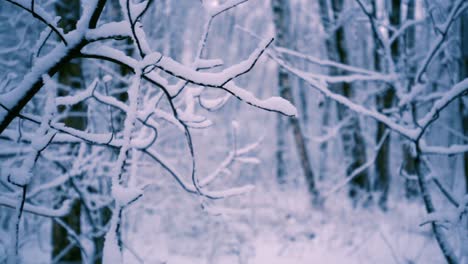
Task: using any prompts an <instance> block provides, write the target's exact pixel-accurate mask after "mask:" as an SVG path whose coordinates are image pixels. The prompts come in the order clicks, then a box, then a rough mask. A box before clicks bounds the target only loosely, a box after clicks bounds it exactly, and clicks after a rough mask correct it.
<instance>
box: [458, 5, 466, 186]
mask: <svg viewBox="0 0 468 264" xmlns="http://www.w3.org/2000/svg"><path fill="white" fill-rule="evenodd" d="M460 20H461V21H460V25H461V27H460V29H461V51H462V52H461V54H462V61H461V67H460V81H461V80H463V79H465V78H468V11H466V10H465V12H464V13H463V14H462V15H461V18H460ZM460 113H461V119H462V120H461V121H462V129H463V135H468V100H466V99H465V100H463V97H462V98H460ZM463 170H464V173H465V186H466V192H467V193H468V153H467V152H465V153H464V154H463Z"/></svg>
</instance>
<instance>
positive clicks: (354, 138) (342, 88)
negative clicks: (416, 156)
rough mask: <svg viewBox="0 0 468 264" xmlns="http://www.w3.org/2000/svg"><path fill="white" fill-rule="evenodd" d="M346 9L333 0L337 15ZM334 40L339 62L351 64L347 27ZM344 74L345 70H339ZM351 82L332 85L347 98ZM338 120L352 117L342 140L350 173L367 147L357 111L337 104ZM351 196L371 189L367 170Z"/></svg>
mask: <svg viewBox="0 0 468 264" xmlns="http://www.w3.org/2000/svg"><path fill="white" fill-rule="evenodd" d="M343 9H344V1H343V0H332V10H333V14H334V16H335V17H337V16H338V15H339V14H340V13H341V12H343ZM333 38H334V42H335V45H336V54H337V59H338V62H341V63H343V64H350V63H349V58H348V56H349V55H348V50H347V47H346V36H345V28H344V27H343V26H340V27H339V28H338V29H337V30H336V31H335V33H334V36H333ZM338 73H339V74H344V73H343V72H338ZM351 88H352V87H351V84H350V83H347V82H344V83H340V84H337V85H334V86H332V87H331V89H333V90H335V92H339V93H341V94H342V95H344V96H345V97H347V98H352V91H351ZM337 110H338V111H337V112H338V120H340V121H341V120H343V119H344V118H345V117H350V121H349V122H348V123H347V124H346V125H345V126H344V127H343V128H342V131H341V141H342V144H343V152H344V156H345V159H346V161H347V166H346V174H347V175H350V174H351V173H353V171H355V170H356V169H357V168H359V167H361V166H362V165H363V164H364V163H365V162H366V159H367V158H366V147H365V142H364V138H363V137H362V132H361V127H360V124H359V118H358V116H357V114H356V113H354V112H351V111H349V110H348V109H347V108H346V106H344V105H341V104H337ZM350 184H351V186H350V190H349V196H350V197H351V198H352V199H353V200H354V201H355V202H356V201H357V200H356V199H358V195H359V194H360V193H361V192H362V191H364V192H368V191H370V182H369V175H368V171H367V170H363V171H362V172H361V173H359V174H358V175H357V176H356V177H354V178H353V179H352V180H351V183H350Z"/></svg>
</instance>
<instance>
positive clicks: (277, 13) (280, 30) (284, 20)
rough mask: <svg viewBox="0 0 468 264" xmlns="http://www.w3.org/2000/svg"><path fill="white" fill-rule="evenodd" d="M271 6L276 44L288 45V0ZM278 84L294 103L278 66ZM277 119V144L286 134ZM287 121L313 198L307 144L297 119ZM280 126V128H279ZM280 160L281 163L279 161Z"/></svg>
mask: <svg viewBox="0 0 468 264" xmlns="http://www.w3.org/2000/svg"><path fill="white" fill-rule="evenodd" d="M272 8H273V20H274V24H275V29H276V45H278V46H281V47H288V43H287V37H286V36H285V35H286V34H287V33H288V25H289V22H288V20H289V15H290V14H289V1H286V0H272ZM278 86H279V90H280V91H279V92H280V96H281V97H283V98H285V99H286V100H288V101H290V102H291V103H292V104H294V97H293V94H292V91H291V82H290V79H289V74H288V72H287V71H286V70H285V69H283V68H279V70H278ZM279 118H280V120H278V127H277V129H278V133H279V134H278V145H279V144H284V139H283V140H281V139H280V138H284V137H285V135H286V133H285V132H286V131H284V130H283V129H284V126H283V123H284V122H283V121H281V118H282V117H279ZM289 122H290V124H291V126H292V128H293V136H294V142H295V144H296V150H297V153H298V156H299V158H300V162H301V167H302V171H303V173H304V176H305V178H306V182H307V185H308V189H309V192H310V193H311V195H312V199H313V200H315V199H316V198H317V195H318V191H317V189H316V186H315V178H314V173H313V171H312V166H311V163H310V160H309V153H308V151H307V145H306V141H305V138H304V134H303V132H302V129H301V126H300V123H299V119H298V118H297V117H292V118H290V119H289ZM280 126H281V128H280ZM283 150H284V145H279V146H278V150H277V151H278V152H277V158H279V159H278V160H277V161H278V164H277V166H278V169H277V172H279V173H281V174H278V175H277V177H278V179H279V180H280V181H282V180H284V176H285V172H284V156H283V155H284V151H283ZM280 162H282V164H281V163H280ZM280 166H282V167H280Z"/></svg>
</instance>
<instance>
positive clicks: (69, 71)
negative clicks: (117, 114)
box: [52, 0, 86, 263]
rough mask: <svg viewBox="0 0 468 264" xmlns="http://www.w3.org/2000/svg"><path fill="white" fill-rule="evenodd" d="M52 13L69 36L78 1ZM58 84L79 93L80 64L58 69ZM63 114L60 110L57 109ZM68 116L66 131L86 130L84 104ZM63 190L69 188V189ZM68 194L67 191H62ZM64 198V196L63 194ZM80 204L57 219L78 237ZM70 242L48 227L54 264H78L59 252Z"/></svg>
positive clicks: (73, 255) (74, 252)
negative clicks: (70, 128)
mask: <svg viewBox="0 0 468 264" xmlns="http://www.w3.org/2000/svg"><path fill="white" fill-rule="evenodd" d="M55 11H56V13H57V15H59V16H61V17H62V19H61V20H60V22H59V26H60V27H62V28H63V30H64V32H69V31H71V30H74V29H75V26H76V25H75V22H76V21H77V20H78V18H79V17H80V1H78V0H72V1H59V2H57V3H56V4H55ZM57 75H58V82H59V83H60V84H63V85H64V86H67V87H70V88H72V89H73V90H76V89H80V88H82V87H83V85H82V71H81V61H80V60H72V61H70V62H69V63H67V64H65V65H64V66H63V67H61V68H60V70H59V72H58V74H57ZM59 95H65V93H64V92H59ZM59 110H64V109H59ZM69 111H70V112H71V113H75V114H78V115H71V116H68V117H67V118H66V119H65V120H63V121H64V123H65V125H66V126H68V127H73V128H76V129H80V130H84V129H85V128H86V117H84V116H79V114H83V115H84V114H85V113H86V107H85V105H84V104H82V103H80V104H76V105H74V106H72V107H71V109H70V110H69ZM65 188H71V187H70V186H68V187H65ZM64 191H65V192H68V190H64ZM65 195H66V194H65ZM80 216H81V204H80V203H74V205H73V208H72V210H71V211H70V213H69V214H68V215H67V216H65V217H63V218H61V220H62V221H63V222H64V223H65V224H66V225H68V227H70V228H71V229H73V230H74V231H75V232H76V233H77V234H80V219H81V217H80ZM71 241H72V240H70V239H69V237H68V232H67V230H66V229H65V228H63V227H62V226H61V225H59V224H58V223H57V222H55V221H54V222H53V226H52V244H53V252H52V255H53V258H56V257H59V256H60V260H59V261H58V262H57V263H81V262H82V258H81V250H80V248H79V247H78V246H76V245H75V246H74V247H73V248H71V249H70V250H68V252H66V251H64V252H62V251H63V250H64V249H65V248H66V247H67V246H68V245H69V244H70V243H71Z"/></svg>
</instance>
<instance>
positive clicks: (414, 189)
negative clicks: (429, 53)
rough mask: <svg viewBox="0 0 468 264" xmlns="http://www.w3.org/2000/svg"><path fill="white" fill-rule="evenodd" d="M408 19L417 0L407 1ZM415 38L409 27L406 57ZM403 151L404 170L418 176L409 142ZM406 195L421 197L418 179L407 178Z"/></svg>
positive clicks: (411, 67) (411, 69)
mask: <svg viewBox="0 0 468 264" xmlns="http://www.w3.org/2000/svg"><path fill="white" fill-rule="evenodd" d="M406 12H407V14H406V19H407V20H414V18H415V14H416V1H415V0H410V1H408V3H407V9H406ZM415 40H416V30H415V28H414V27H410V28H408V30H407V31H406V34H405V41H404V42H405V53H406V56H405V58H406V59H407V58H409V57H410V56H411V54H413V52H414V48H415V45H414V43H415ZM405 64H406V65H407V66H406V68H407V69H406V71H407V72H408V73H409V76H410V77H409V80H408V81H409V83H414V80H412V78H413V77H412V73H414V72H415V71H416V68H415V66H414V65H413V64H412V63H411V62H409V61H406V62H405ZM410 91H411V90H410V87H409V88H408V91H407V92H410ZM411 108H412V111H413V115H414V116H416V107H415V106H414V105H413V104H412V105H411ZM402 153H403V160H404V167H403V169H404V171H405V173H406V174H407V175H409V176H416V160H415V158H414V155H412V154H411V149H410V146H409V145H408V144H403V147H402ZM405 196H406V198H407V199H415V198H416V197H419V186H418V181H417V180H415V179H412V178H406V179H405Z"/></svg>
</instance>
